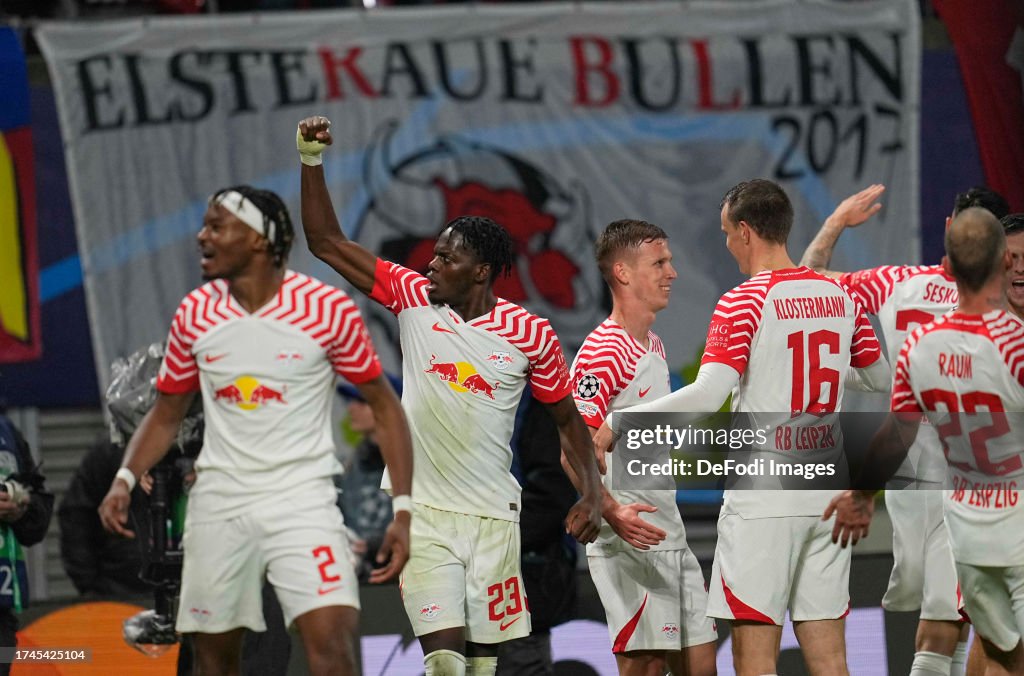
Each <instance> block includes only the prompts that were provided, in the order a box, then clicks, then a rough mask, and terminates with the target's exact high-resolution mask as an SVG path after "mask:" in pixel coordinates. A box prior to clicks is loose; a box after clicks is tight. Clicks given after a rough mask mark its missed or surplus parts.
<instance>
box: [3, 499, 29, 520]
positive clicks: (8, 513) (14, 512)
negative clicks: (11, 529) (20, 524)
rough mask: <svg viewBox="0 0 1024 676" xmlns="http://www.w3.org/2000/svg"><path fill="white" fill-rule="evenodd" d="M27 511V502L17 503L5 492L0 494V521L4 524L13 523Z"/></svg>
mask: <svg viewBox="0 0 1024 676" xmlns="http://www.w3.org/2000/svg"><path fill="white" fill-rule="evenodd" d="M27 509H28V501H27V500H25V501H22V502H18V501H16V500H13V499H12V498H11V495H10V494H9V493H7V492H3V493H0V521H3V522H4V523H14V522H15V521H17V520H18V519H20V518H21V517H23V516H25V510H27Z"/></svg>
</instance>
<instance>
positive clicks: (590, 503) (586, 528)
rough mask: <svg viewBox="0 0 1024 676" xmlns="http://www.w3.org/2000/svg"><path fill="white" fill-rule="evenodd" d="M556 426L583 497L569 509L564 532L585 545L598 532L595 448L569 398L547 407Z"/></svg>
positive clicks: (599, 511)
mask: <svg viewBox="0 0 1024 676" xmlns="http://www.w3.org/2000/svg"><path fill="white" fill-rule="evenodd" d="M547 408H548V410H549V411H550V412H551V416H552V417H553V418H554V419H555V424H556V425H557V426H558V436H559V437H560V438H561V443H562V449H563V451H562V452H563V453H565V455H566V458H567V459H568V461H569V464H570V465H571V466H572V469H573V471H574V472H575V474H576V480H577V481H579V484H577V488H578V490H579V491H580V493H582V494H583V497H581V498H580V500H579V502H577V503H576V504H575V505H573V507H572V509H570V510H569V515H568V516H567V517H566V518H565V525H566V530H567V531H568V532H569V533H571V534H572V536H573V537H574V538H576V540H578V541H579V542H582V543H584V544H586V543H588V542H593V541H594V540H596V539H597V534H598V532H600V530H601V490H602V488H601V476H600V474H598V472H597V461H596V460H595V459H594V445H593V444H592V443H591V441H590V433H589V432H587V425H586V423H584V422H583V418H581V417H580V413H579V411H577V410H576V404H575V403H573V400H572V397H571V396H569V395H566V396H565V397H563V398H561V399H559V400H558V401H556V402H554V403H552V404H547Z"/></svg>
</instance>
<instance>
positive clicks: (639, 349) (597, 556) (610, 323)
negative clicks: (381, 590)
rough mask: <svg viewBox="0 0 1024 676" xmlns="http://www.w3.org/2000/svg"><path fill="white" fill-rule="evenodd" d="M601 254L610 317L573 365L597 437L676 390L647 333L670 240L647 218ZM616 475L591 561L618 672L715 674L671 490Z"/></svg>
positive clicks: (661, 299)
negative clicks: (624, 484) (629, 485)
mask: <svg viewBox="0 0 1024 676" xmlns="http://www.w3.org/2000/svg"><path fill="white" fill-rule="evenodd" d="M596 257H597V264H598V267H599V268H600V269H601V273H602V275H603V276H604V279H605V281H606V282H607V283H608V287H609V288H610V289H611V293H612V313H611V316H609V317H608V319H606V320H605V321H604V322H602V323H601V325H600V326H598V327H597V328H596V329H594V331H592V332H591V333H590V335H589V336H587V339H586V340H585V341H584V343H583V346H582V347H581V348H580V350H579V352H578V353H577V355H576V359H575V361H574V362H573V367H572V373H573V383H574V390H573V397H574V399H575V400H576V407H577V408H578V409H579V411H580V413H581V414H582V415H583V420H584V421H585V422H586V423H587V425H588V426H589V427H590V428H591V429H592V430H593V431H595V432H596V431H597V429H598V428H600V426H601V423H602V422H604V418H605V416H606V415H607V413H608V412H609V411H614V410H618V409H621V408H625V407H627V406H632V405H634V404H639V403H643V402H644V401H649V400H653V399H657V398H659V397H662V396H665V395H666V394H668V393H669V392H670V391H671V389H670V387H669V375H668V365H667V364H666V363H665V348H664V346H663V345H662V342H661V339H660V338H658V336H657V335H655V333H654V332H653V331H651V326H652V325H653V324H654V319H655V316H656V315H657V313H658V312H660V311H661V310H664V309H665V307H666V306H667V305H668V299H669V293H670V291H671V288H672V282H673V280H675V278H676V271H675V269H674V268H673V267H672V252H671V251H670V250H669V247H668V235H666V234H665V231H664V230H662V229H661V228H659V227H658V226H656V225H652V224H650V223H646V222H644V221H636V220H622V221H615V222H614V223H611V224H609V225H608V227H606V228H605V229H604V232H602V233H601V235H600V236H599V237H598V239H597V245H596ZM665 459H666V460H667V458H665ZM568 469H569V468H567V471H568ZM611 478H612V473H611V472H608V471H605V475H604V484H605V488H606V489H607V490H608V495H607V496H606V498H605V506H604V509H603V510H602V511H603V513H604V515H605V523H604V525H603V526H602V528H601V534H600V535H599V536H598V539H597V541H596V542H594V543H592V544H590V545H587V558H588V561H589V564H590V575H591V577H592V578H593V579H594V584H595V586H596V587H597V591H598V594H599V595H600V596H601V603H602V604H603V605H604V609H605V615H606V616H607V620H608V629H609V632H610V634H611V641H612V652H613V653H615V660H616V663H617V664H618V667H619V674H621V675H622V676H633V675H636V676H640V675H645V674H663V673H665V670H666V669H667V668H668V669H671V671H672V673H674V674H680V675H681V674H687V675H689V676H702V675H709V674H714V673H715V641H716V639H717V637H718V634H717V631H716V628H715V624H714V622H713V621H712V620H710V619H709V618H708V617H707V615H706V609H707V591H706V585H705V582H704V575H703V573H702V572H701V569H700V564H699V563H698V562H697V558H696V557H695V556H694V555H693V552H691V551H690V549H689V547H688V546H687V544H686V531H685V529H684V528H683V520H682V518H680V515H679V508H678V507H677V506H676V500H675V485H674V483H673V482H672V481H671V480H669V481H668V484H667V486H666V490H641V489H640V487H636V490H612V481H611ZM620 478H621V477H620ZM637 512H643V513H644V519H640V520H639V521H640V523H636V522H634V521H633V518H634V517H636V516H637ZM648 524H649V525H648ZM620 534H621V537H620Z"/></svg>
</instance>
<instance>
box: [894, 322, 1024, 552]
mask: <svg viewBox="0 0 1024 676" xmlns="http://www.w3.org/2000/svg"><path fill="white" fill-rule="evenodd" d="M892 410H893V411H896V412H911V413H918V412H924V413H925V414H926V415H927V417H928V419H929V420H930V421H931V423H932V425H933V426H934V427H935V429H936V430H938V433H939V436H940V438H941V440H942V446H943V451H944V452H945V454H946V459H947V461H948V463H949V475H950V479H951V481H952V488H953V490H952V491H950V492H948V493H947V498H946V524H947V526H948V527H949V536H950V541H951V543H952V545H953V556H954V558H955V559H956V560H957V561H959V562H961V563H967V564H971V565H976V566H1020V565H1024V503H1022V502H1021V500H1020V492H1019V491H1020V490H1021V489H1022V488H1024V430H1022V429H1019V428H1020V425H1021V419H1022V418H1024V415H1022V413H1024V323H1021V322H1020V320H1018V319H1017V318H1016V317H1014V316H1013V315H1010V314H1009V313H1007V312H1004V311H1002V310H997V311H993V312H989V313H987V314H984V315H968V314H964V313H961V312H953V313H951V314H948V315H945V316H943V317H940V318H939V319H937V320H936V321H935V322H933V323H930V324H927V325H925V326H922V327H919V328H918V329H916V330H915V331H914V332H913V333H912V334H911V335H910V337H909V338H908V339H907V341H906V343H904V345H903V348H902V350H900V355H899V358H898V359H897V361H896V376H895V380H894V383H893V392H892ZM950 413H964V414H970V415H950ZM1004 413H1010V414H1011V415H1003V414H1004Z"/></svg>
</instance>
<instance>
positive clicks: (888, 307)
mask: <svg viewBox="0 0 1024 676" xmlns="http://www.w3.org/2000/svg"><path fill="white" fill-rule="evenodd" d="M839 281H840V283H842V284H845V285H846V287H847V288H848V289H849V290H850V293H852V294H853V297H854V298H855V299H857V300H858V301H860V304H861V306H863V307H864V310H865V311H866V312H868V313H869V314H874V315H877V316H878V323H879V326H880V327H881V329H882V336H883V337H884V338H885V349H886V352H887V353H888V355H889V363H890V364H895V363H896V358H897V357H898V356H899V351H900V348H901V347H903V343H904V342H905V341H906V340H907V336H908V335H910V332H911V331H913V330H914V329H915V328H917V327H918V326H923V325H925V324H928V323H930V322H933V321H935V320H936V319H938V318H939V317H941V316H942V315H944V314H946V313H947V312H949V311H950V310H952V309H953V308H954V307H956V304H957V302H958V300H959V295H958V293H957V289H956V280H954V279H953V278H952V277H950V276H949V275H948V274H946V271H945V270H943V269H942V266H941V265H883V266H882V267H878V268H872V269H870V270H860V271H859V272H847V273H844V274H842V275H841V276H840V277H839ZM894 478H895V479H898V480H903V481H906V480H919V481H926V482H928V483H942V482H944V481H945V480H946V461H945V458H943V457H942V449H941V447H940V444H939V437H938V434H937V433H936V432H935V430H934V429H933V428H932V427H931V425H925V426H923V427H922V428H921V430H920V431H919V432H918V434H917V440H916V441H915V443H914V446H913V447H912V448H911V449H910V452H909V453H907V458H906V460H904V462H903V465H902V466H901V467H900V469H899V470H898V471H897V472H896V476H895V477H894Z"/></svg>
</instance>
